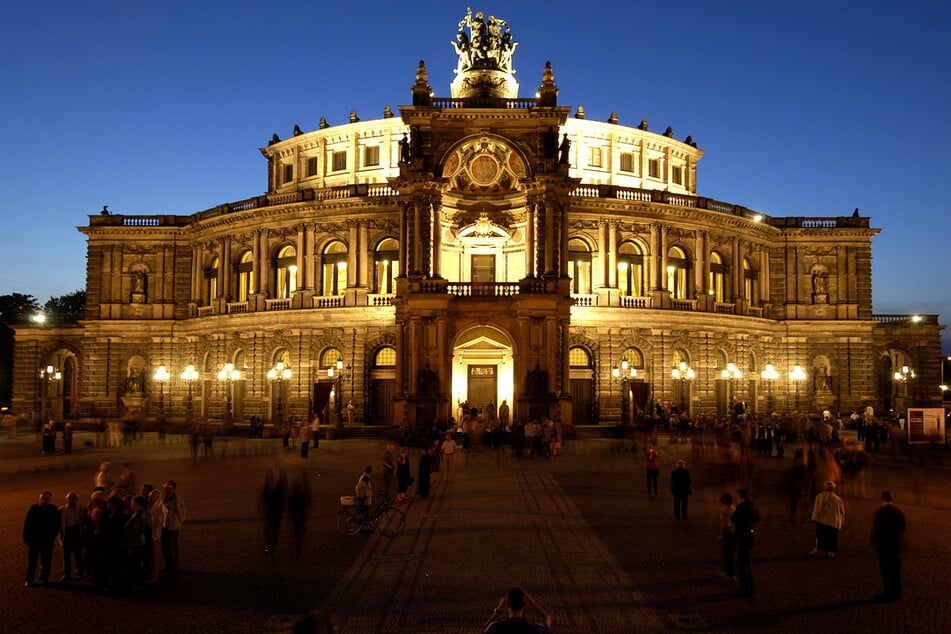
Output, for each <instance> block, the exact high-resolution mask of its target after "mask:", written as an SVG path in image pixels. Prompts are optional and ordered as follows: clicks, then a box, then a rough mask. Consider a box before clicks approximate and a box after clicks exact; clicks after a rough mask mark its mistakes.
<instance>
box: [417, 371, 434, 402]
mask: <svg viewBox="0 0 951 634" xmlns="http://www.w3.org/2000/svg"><path fill="white" fill-rule="evenodd" d="M416 378H417V387H416V390H417V394H419V396H421V397H423V398H436V396H437V395H438V394H439V375H438V374H436V372H435V371H433V369H432V368H430V367H429V364H428V363H427V364H426V367H425V368H422V369H421V370H419V372H418V373H417V375H416Z"/></svg>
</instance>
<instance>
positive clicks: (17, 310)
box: [0, 293, 85, 324]
mask: <svg viewBox="0 0 951 634" xmlns="http://www.w3.org/2000/svg"><path fill="white" fill-rule="evenodd" d="M83 296H84V297H85V293H83ZM50 301H52V299H50ZM38 312H40V305H39V304H38V303H37V301H36V298H35V297H33V296H32V295H24V294H22V293H11V294H10V295H0V322H2V323H4V324H15V323H18V322H20V321H22V320H23V319H24V318H26V317H27V316H28V315H33V314H36V313H38Z"/></svg>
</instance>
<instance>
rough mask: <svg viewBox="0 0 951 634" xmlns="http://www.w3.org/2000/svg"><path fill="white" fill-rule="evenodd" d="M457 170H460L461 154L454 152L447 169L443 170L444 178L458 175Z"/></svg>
mask: <svg viewBox="0 0 951 634" xmlns="http://www.w3.org/2000/svg"><path fill="white" fill-rule="evenodd" d="M457 169H459V153H458V152H453V153H452V156H450V157H449V160H448V161H446V167H445V168H443V176H445V177H449V176H452V175H453V174H455V173H456V170H457Z"/></svg>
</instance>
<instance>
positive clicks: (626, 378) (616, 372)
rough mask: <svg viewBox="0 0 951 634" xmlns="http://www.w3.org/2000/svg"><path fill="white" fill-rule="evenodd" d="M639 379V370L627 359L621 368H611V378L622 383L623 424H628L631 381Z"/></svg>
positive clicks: (622, 362)
mask: <svg viewBox="0 0 951 634" xmlns="http://www.w3.org/2000/svg"><path fill="white" fill-rule="evenodd" d="M635 377H637V368H635V367H634V366H632V365H631V363H630V362H629V361H628V360H627V359H621V367H620V368H619V367H618V366H614V367H613V368H611V378H613V379H614V380H616V381H620V382H621V419H622V421H621V422H622V423H624V424H627V422H628V413H629V410H630V395H631V388H630V381H631V379H633V378H635Z"/></svg>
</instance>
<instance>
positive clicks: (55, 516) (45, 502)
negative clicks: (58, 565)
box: [23, 491, 60, 586]
mask: <svg viewBox="0 0 951 634" xmlns="http://www.w3.org/2000/svg"><path fill="white" fill-rule="evenodd" d="M52 500H53V494H52V493H50V492H49V491H43V492H42V493H40V500H39V502H37V503H36V504H34V505H33V506H31V507H30V508H29V510H28V511H27V512H26V518H25V519H24V520H23V543H24V544H26V545H27V547H29V552H28V554H27V564H26V582H25V583H24V584H23V585H25V586H32V585H33V578H34V577H35V576H36V560H37V558H39V560H40V583H42V584H43V585H46V584H47V583H49V580H50V569H51V568H52V565H53V541H54V540H55V539H56V535H57V534H58V533H59V529H60V521H59V509H58V508H56V506H54V505H53V504H50V502H51V501H52Z"/></svg>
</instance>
